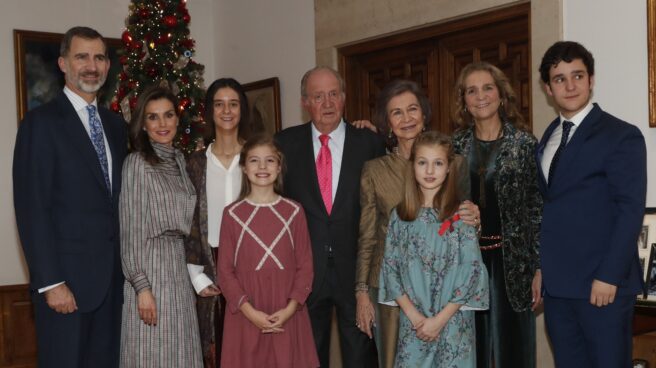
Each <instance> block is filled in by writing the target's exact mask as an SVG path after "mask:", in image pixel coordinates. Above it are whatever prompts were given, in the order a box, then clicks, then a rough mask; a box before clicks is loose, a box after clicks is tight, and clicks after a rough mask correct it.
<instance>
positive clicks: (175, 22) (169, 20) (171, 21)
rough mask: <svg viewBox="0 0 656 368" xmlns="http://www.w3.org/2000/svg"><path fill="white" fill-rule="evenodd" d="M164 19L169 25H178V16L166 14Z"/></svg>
mask: <svg viewBox="0 0 656 368" xmlns="http://www.w3.org/2000/svg"><path fill="white" fill-rule="evenodd" d="M163 21H164V24H165V25H166V26H167V27H171V28H173V27H175V26H176V25H178V18H176V17H175V15H166V16H164V19H163Z"/></svg>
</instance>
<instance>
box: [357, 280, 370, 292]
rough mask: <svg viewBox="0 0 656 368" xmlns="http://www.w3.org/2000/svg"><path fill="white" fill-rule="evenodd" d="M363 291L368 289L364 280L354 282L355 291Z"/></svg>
mask: <svg viewBox="0 0 656 368" xmlns="http://www.w3.org/2000/svg"><path fill="white" fill-rule="evenodd" d="M358 291H364V292H365V293H366V292H368V291H369V285H367V284H366V283H364V282H358V283H357V284H355V292H356V293H357V292H358Z"/></svg>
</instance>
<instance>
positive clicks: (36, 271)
mask: <svg viewBox="0 0 656 368" xmlns="http://www.w3.org/2000/svg"><path fill="white" fill-rule="evenodd" d="M58 63H59V67H60V69H61V70H62V72H64V74H65V79H66V86H65V87H64V90H63V92H61V93H59V95H58V96H57V97H56V98H55V99H54V100H53V101H51V102H49V103H46V104H44V105H42V106H40V107H37V108H36V109H34V110H32V111H30V112H28V114H27V115H26V116H25V119H24V120H23V121H22V122H21V124H20V127H19V129H18V135H17V137H16V147H15V151H14V165H13V179H14V207H15V211H16V222H17V225H18V231H19V234H20V239H21V242H22V245H23V251H24V253H25V259H26V261H27V265H28V268H29V272H30V286H31V288H32V292H33V294H32V300H33V303H34V312H35V319H36V329H37V342H38V354H39V358H38V360H39V367H57V368H61V367H67V368H68V367H94V368H96V367H117V366H118V357H119V341H120V326H121V303H122V294H121V290H122V286H123V276H122V273H121V265H120V256H119V249H120V247H119V235H118V234H119V232H118V197H119V192H120V189H121V188H120V185H121V166H122V163H123V158H124V157H125V154H126V148H127V145H126V135H125V123H124V121H123V120H122V119H121V118H120V117H118V116H117V115H115V114H113V113H111V112H110V111H109V110H107V109H105V108H102V107H98V106H97V100H96V94H97V92H98V90H99V89H100V87H102V85H103V83H104V82H105V79H106V77H107V71H108V69H109V59H108V56H107V45H106V43H105V40H104V39H103V38H102V36H101V35H100V34H99V33H98V32H96V31H95V30H93V29H90V28H86V27H74V28H71V29H70V30H69V31H68V32H67V33H66V35H65V36H64V39H63V41H62V45H61V49H60V57H59V60H58Z"/></svg>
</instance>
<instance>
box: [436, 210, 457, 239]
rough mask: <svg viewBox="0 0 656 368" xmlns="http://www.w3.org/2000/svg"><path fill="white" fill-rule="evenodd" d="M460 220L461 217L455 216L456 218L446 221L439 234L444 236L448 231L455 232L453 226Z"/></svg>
mask: <svg viewBox="0 0 656 368" xmlns="http://www.w3.org/2000/svg"><path fill="white" fill-rule="evenodd" d="M458 220H460V215H459V214H457V213H456V214H455V216H452V217H451V218H448V219H446V220H444V222H443V223H442V226H440V230H439V231H438V232H437V233H438V234H439V235H440V236H441V235H444V233H445V232H446V231H447V230H448V231H453V224H455V223H456V221H458Z"/></svg>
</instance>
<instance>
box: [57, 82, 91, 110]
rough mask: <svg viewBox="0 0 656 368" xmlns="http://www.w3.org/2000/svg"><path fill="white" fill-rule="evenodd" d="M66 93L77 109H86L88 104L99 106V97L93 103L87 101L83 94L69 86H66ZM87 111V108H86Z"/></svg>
mask: <svg viewBox="0 0 656 368" xmlns="http://www.w3.org/2000/svg"><path fill="white" fill-rule="evenodd" d="M64 94H65V95H66V97H68V100H69V101H71V103H72V104H73V108H74V109H75V111H80V110H82V109H86V107H87V106H88V105H93V106H95V107H96V109H97V108H98V99H97V98H94V99H93V101H91V103H90V104H89V103H87V101H86V100H85V99H83V98H82V96H80V95H78V94H77V93H75V92H73V90H71V89H70V88H68V86H64ZM85 111H86V110H85Z"/></svg>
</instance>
